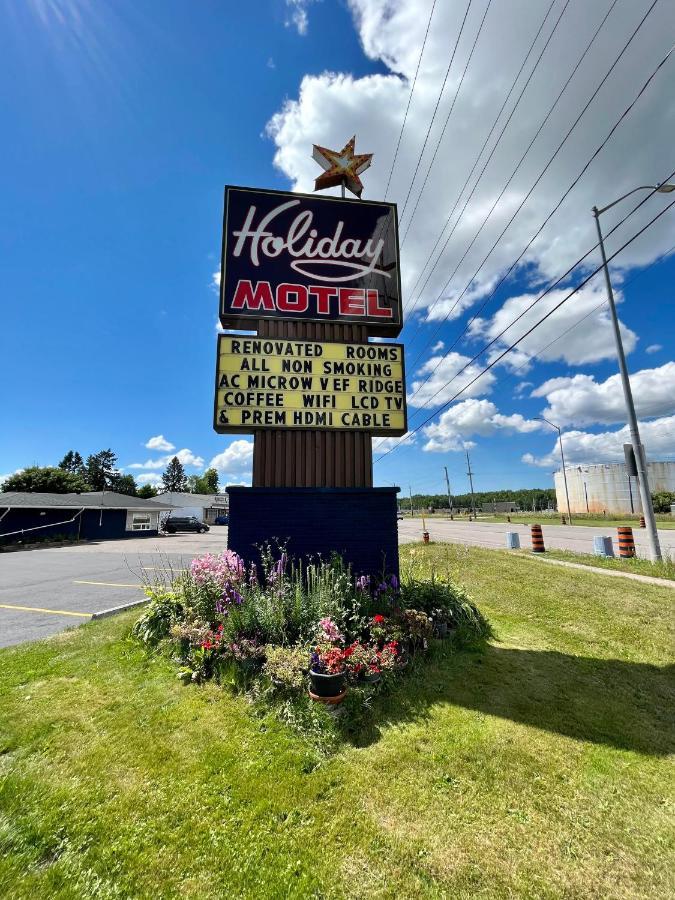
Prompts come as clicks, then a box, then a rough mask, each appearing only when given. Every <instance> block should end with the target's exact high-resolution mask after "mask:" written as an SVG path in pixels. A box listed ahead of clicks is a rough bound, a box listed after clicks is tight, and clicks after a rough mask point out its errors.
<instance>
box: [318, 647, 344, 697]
mask: <svg viewBox="0 0 675 900" xmlns="http://www.w3.org/2000/svg"><path fill="white" fill-rule="evenodd" d="M346 675H347V668H346V665H345V651H344V650H343V649H342V648H340V647H334V646H333V645H330V644H328V645H325V644H324V645H319V646H317V647H315V648H314V650H313V651H312V653H311V654H310V657H309V680H310V682H311V685H312V687H311V690H310V692H309V696H310V697H311V698H312V700H321V701H323V702H324V703H340V702H342V699H343V698H344V695H345V694H346V693H347V689H346V686H345V680H346Z"/></svg>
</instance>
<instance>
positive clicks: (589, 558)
mask: <svg viewBox="0 0 675 900" xmlns="http://www.w3.org/2000/svg"><path fill="white" fill-rule="evenodd" d="M546 556H547V557H550V558H551V559H562V560H564V561H565V562H573V563H578V564H579V565H583V566H596V567H597V568H599V569H618V570H619V571H620V572H632V573H633V574H635V575H650V576H651V577H652V578H665V579H667V580H668V581H675V560H672V559H667V560H663V561H662V562H655V563H653V562H651V561H650V560H648V559H641V558H639V557H637V556H636V557H634V558H633V559H621V558H619V557H616V556H610V557H606V556H594V555H593V554H592V553H574V552H573V551H572V550H547V551H546Z"/></svg>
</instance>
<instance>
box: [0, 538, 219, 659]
mask: <svg viewBox="0 0 675 900" xmlns="http://www.w3.org/2000/svg"><path fill="white" fill-rule="evenodd" d="M226 546H227V528H226V527H218V526H214V527H213V528H212V529H211V531H209V532H208V533H207V534H172V535H165V536H162V537H158V538H129V539H127V540H123V541H100V542H95V543H91V544H81V545H79V546H73V547H53V548H42V549H39V550H22V551H17V552H13V553H3V554H2V555H0V647H7V646H10V645H12V644H19V643H22V642H23V641H33V640H38V639H40V638H44V637H48V636H49V635H51V634H56V633H57V632H59V631H63V630H64V628H71V627H74V626H77V625H80V624H81V623H82V622H87V621H88V620H89V619H90V617H91V614H92V613H95V612H101V611H102V610H106V609H110V608H111V607H114V606H120V605H121V604H123V603H131V602H133V601H134V600H141V599H143V591H142V578H143V575H144V574H145V577H146V578H149V579H153V578H155V577H157V578H159V577H161V576H162V573H163V572H165V571H168V570H170V568H171V567H173V568H174V569H176V568H181V567H183V566H185V565H186V564H187V563H188V562H189V561H190V560H191V559H192V558H193V557H194V556H198V555H200V554H202V553H207V552H211V553H218V552H220V551H221V550H222V549H224V548H225V547H226Z"/></svg>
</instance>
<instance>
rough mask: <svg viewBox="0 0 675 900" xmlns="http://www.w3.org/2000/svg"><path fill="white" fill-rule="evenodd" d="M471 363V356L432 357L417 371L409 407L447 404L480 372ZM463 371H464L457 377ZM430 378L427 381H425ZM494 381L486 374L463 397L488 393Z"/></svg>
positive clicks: (479, 368) (449, 354) (479, 369)
mask: <svg viewBox="0 0 675 900" xmlns="http://www.w3.org/2000/svg"><path fill="white" fill-rule="evenodd" d="M468 363H469V357H468V356H462V355H461V354H460V353H448V355H447V356H445V357H444V356H432V357H430V359H428V360H427V361H426V362H425V363H424V365H423V366H422V368H421V369H419V370H418V371H417V378H416V379H415V380H414V381H413V383H412V387H411V390H410V394H409V395H408V403H409V405H410V406H423V405H425V404H426V403H431V404H433V406H440V405H441V404H442V403H445V402H446V401H447V400H449V399H450V397H453V396H454V395H455V394H456V393H457V391H459V390H461V389H462V388H464V387H466V386H467V385H468V384H469V382H470V381H472V380H473V379H474V378H475V377H476V376H477V375H478V374H479V373H480V371H481V368H482V367H481V366H478V365H476V364H475V363H472V364H470V365H468ZM465 366H466V368H464V367H465ZM462 369H463V370H464V371H462V372H461V374H458V373H459V372H460V370H462ZM455 376H456V377H455ZM427 377H428V381H426V382H425V378H427ZM451 379H454V380H452V381H451ZM494 380H495V376H494V375H493V374H492V373H491V372H486V373H485V375H482V376H481V377H480V378H479V379H478V380H477V381H476V382H475V384H472V385H471V386H470V387H467V389H466V392H465V394H464V396H465V397H477V396H479V395H480V394H487V393H489V392H490V389H491V386H492V384H493V382H494Z"/></svg>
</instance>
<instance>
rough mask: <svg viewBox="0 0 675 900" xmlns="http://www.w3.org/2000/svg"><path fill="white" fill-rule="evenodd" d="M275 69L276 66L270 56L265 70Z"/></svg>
mask: <svg viewBox="0 0 675 900" xmlns="http://www.w3.org/2000/svg"><path fill="white" fill-rule="evenodd" d="M276 67H277V64H276V63H275V62H274V59H273V57H271V56H270V57H268V59H267V68H268V69H276Z"/></svg>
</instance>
